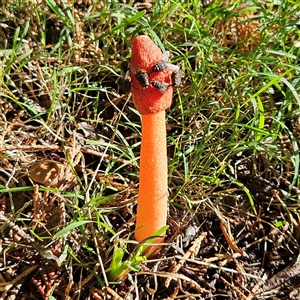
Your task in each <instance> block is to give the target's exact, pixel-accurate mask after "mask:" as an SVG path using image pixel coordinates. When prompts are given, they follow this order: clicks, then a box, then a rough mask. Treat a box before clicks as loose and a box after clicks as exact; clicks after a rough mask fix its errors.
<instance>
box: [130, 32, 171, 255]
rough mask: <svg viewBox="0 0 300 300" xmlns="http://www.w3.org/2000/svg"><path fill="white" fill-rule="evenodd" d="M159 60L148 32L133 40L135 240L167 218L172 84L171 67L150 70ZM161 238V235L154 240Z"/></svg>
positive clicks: (141, 237) (149, 235)
mask: <svg viewBox="0 0 300 300" xmlns="http://www.w3.org/2000/svg"><path fill="white" fill-rule="evenodd" d="M161 61H163V54H162V52H161V50H160V49H159V48H158V47H157V45H155V44H154V43H153V42H152V40H151V39H150V38H149V37H148V36H145V35H141V36H138V37H136V38H135V39H134V40H133V44H132V56H131V61H130V77H131V92H132V98H133V102H134V104H135V107H136V108H137V110H138V111H139V112H140V114H141V115H142V117H141V118H142V143H141V156H140V183H139V196H138V206H137V217H136V218H137V220H136V232H135V238H136V240H137V241H143V240H144V239H146V238H149V237H151V236H153V234H154V233H155V232H156V231H157V230H159V229H161V228H162V227H163V226H165V225H166V220H167V211H168V197H167V195H168V165H167V145H166V123H165V109H167V108H169V107H170V105H171V101H172V94H173V87H172V78H171V72H170V71H168V70H159V71H153V67H154V66H155V65H156V64H157V63H159V62H161ZM163 241H164V237H161V238H157V239H156V240H155V242H163ZM157 249H158V248H156V249H155V252H157ZM152 250H153V249H152ZM147 253H150V251H147ZM151 256H153V253H152V255H151Z"/></svg>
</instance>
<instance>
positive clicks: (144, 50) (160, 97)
mask: <svg viewBox="0 0 300 300" xmlns="http://www.w3.org/2000/svg"><path fill="white" fill-rule="evenodd" d="M160 61H163V53H162V51H161V50H160V49H159V47H158V46H157V45H156V44H154V43H153V41H152V40H151V39H150V38H149V37H148V36H145V35H142V36H138V37H136V38H135V39H134V40H133V43H132V56H131V60H130V76H131V92H132V98H133V102H134V105H135V107H136V108H137V110H138V111H139V112H140V113H141V114H153V113H157V112H159V111H162V110H165V109H167V108H169V107H170V105H171V102H172V93H173V88H172V78H171V72H169V71H166V72H152V69H153V66H154V65H156V64H157V63H158V62H160ZM139 70H145V71H146V73H147V75H148V77H147V76H146V73H145V72H144V71H143V72H142V73H139V74H138V76H137V73H138V72H139ZM141 81H142V83H141ZM152 81H155V82H164V87H162V89H165V91H164V92H163V93H162V92H161V91H160V90H162V89H158V88H156V87H155V86H153V85H152V84H149V85H148V83H151V82H152ZM142 99H143V100H142Z"/></svg>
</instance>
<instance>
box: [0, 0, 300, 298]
mask: <svg viewBox="0 0 300 300" xmlns="http://www.w3.org/2000/svg"><path fill="white" fill-rule="evenodd" d="M35 2H36V1H33V0H32V1H12V0H11V1H6V2H5V3H4V4H2V7H1V8H0V23H1V24H2V25H3V26H2V30H1V29H0V49H1V50H0V112H1V115H0V138H1V140H0V147H1V153H0V163H1V168H2V170H0V199H2V200H1V201H2V205H3V208H1V206H0V214H1V213H3V214H5V216H6V217H7V218H8V219H10V220H11V221H12V222H14V223H15V224H16V226H19V227H20V228H21V229H22V230H24V231H25V232H27V233H28V234H29V235H30V236H32V237H33V238H34V239H35V240H40V241H44V242H43V243H42V247H43V249H44V250H45V249H51V251H52V252H53V253H54V255H56V256H57V257H60V259H61V260H62V263H63V265H65V266H66V269H67V270H68V271H67V272H71V273H72V276H73V278H74V279H73V283H72V284H74V285H76V284H80V283H82V282H83V281H84V280H85V279H86V278H88V276H89V275H90V274H93V276H92V277H91V278H90V279H89V283H93V285H95V286H97V287H99V288H100V289H103V290H104V287H105V286H110V287H112V288H113V289H114V288H115V285H114V284H113V283H109V280H110V278H111V279H112V281H115V280H116V279H117V278H118V276H119V275H120V273H122V272H123V271H124V270H126V268H129V269H130V270H131V272H132V274H134V273H136V272H138V269H139V264H140V260H141V257H142V256H141V255H140V252H138V254H134V253H136V252H134V251H135V250H136V249H135V248H134V247H135V246H136V245H135V246H133V245H134V244H132V243H134V241H133V233H134V226H133V225H134V215H135V203H136V199H137V191H138V189H137V187H138V171H139V170H138V168H139V167H138V162H139V149H140V138H141V128H140V116H139V113H138V112H137V110H136V109H135V107H134V106H133V103H132V101H131V97H130V94H128V93H127V94H126V93H124V91H123V89H122V87H121V84H120V82H121V78H120V77H121V64H122V62H123V61H124V60H129V59H130V45H131V42H132V39H133V38H134V37H135V36H136V35H138V34H142V33H143V34H147V35H149V36H150V37H151V38H152V39H153V40H154V42H155V43H156V44H157V45H158V46H159V47H160V48H161V49H162V50H163V51H164V50H169V51H170V52H171V59H172V63H175V64H179V65H180V66H181V69H182V72H183V82H182V85H181V86H180V87H179V88H178V89H177V90H176V91H175V93H174V99H173V103H172V106H171V108H170V109H169V110H168V112H167V123H168V137H167V139H168V140H167V142H168V157H169V200H170V201H169V202H170V211H171V216H172V218H173V219H174V220H175V222H177V223H178V224H179V227H180V228H181V230H183V229H184V226H186V225H185V223H184V222H185V221H184V218H183V215H189V218H190V219H189V222H188V223H193V222H195V223H196V224H197V225H198V226H200V228H201V230H206V229H205V228H206V227H205V225H203V224H205V220H206V218H211V219H210V221H211V222H212V223H213V222H215V220H218V218H217V217H216V216H212V215H211V214H213V213H212V211H211V209H210V208H209V205H206V200H207V199H209V200H210V201H211V203H214V205H215V206H216V208H217V209H219V210H220V213H221V214H224V215H226V214H227V213H228V215H226V216H230V217H232V215H231V214H230V213H229V211H230V209H229V208H228V207H231V210H232V211H233V212H234V213H235V215H238V214H239V208H238V206H239V205H241V207H242V206H243V205H246V207H247V209H249V210H248V213H249V218H252V217H253V218H254V219H255V218H256V217H258V216H259V215H260V214H261V212H262V211H264V214H267V211H268V210H267V208H266V206H267V207H268V208H270V206H272V205H273V204H274V207H276V212H277V213H276V214H275V216H274V215H272V216H273V219H272V222H271V221H270V220H269V219H268V221H265V222H266V223H265V224H267V223H268V222H269V223H268V224H271V225H270V226H271V228H273V227H279V228H281V227H284V226H285V225H286V224H287V222H288V223H289V224H290V225H289V226H290V227H289V232H291V235H293V233H294V232H295V228H294V227H295V226H296V225H295V223H293V221H292V219H291V216H293V219H295V220H298V221H299V213H298V210H299V189H298V188H299V137H300V121H299V120H300V110H299V106H300V96H299V94H300V93H299V90H300V83H299V78H300V67H299V59H300V47H299V40H300V30H299V25H300V24H299V4H298V2H297V1H291V0H282V1H276V3H275V2H273V1H263V2H262V1H256V0H255V1H236V2H232V3H229V4H227V2H226V1H219V0H216V1H214V2H213V3H211V4H210V5H208V6H203V5H202V2H201V1H179V2H178V1H172V2H168V3H165V1H156V2H155V5H154V6H153V7H152V8H150V9H149V10H145V9H142V8H141V9H136V8H135V7H133V5H132V1H129V2H128V4H124V3H121V2H117V1H91V3H89V1H82V3H81V4H80V3H79V2H78V3H77V2H76V1H74V3H72V2H71V1H64V0H62V1H54V0H45V1H42V2H41V4H39V5H36V4H35ZM245 16H246V17H245ZM236 24H238V30H242V29H241V28H242V26H243V30H244V32H243V33H242V32H240V35H236V31H235V29H232V27H234V26H236ZM247 30H253V31H252V34H250V35H249V36H248V37H246V39H245V38H243V39H242V38H241V36H243V34H245V32H247ZM35 144H36V145H40V146H42V145H44V147H45V148H44V149H42V150H41V149H40V150H36V149H34V146H33V147H32V149H25V148H22V146H25V145H26V146H30V145H35ZM14 145H19V146H20V147H16V150H13V149H11V148H9V149H8V147H10V146H14ZM51 145H52V146H54V145H57V146H60V147H61V148H59V149H58V150H55V151H54V150H51V149H50V146H51ZM78 145H81V147H82V148H84V151H83V150H82V148H81V149H80V147H78V153H75V152H76V151H75V150H74V149H75V148H76V146H78ZM48 146H49V148H47V147H48ZM5 149H6V150H5ZM7 149H8V150H7ZM72 149H73V150H72ZM70 151H71V152H72V151H73V153H71V154H70ZM80 153H81V160H80V161H79V162H78V164H76V163H74V159H75V154H80ZM36 159H38V160H41V161H43V160H45V159H51V160H54V161H57V162H59V161H61V162H63V163H65V165H69V166H70V167H69V172H74V173H75V178H76V184H75V185H74V184H69V185H67V186H65V187H63V188H62V187H61V186H58V187H57V188H45V187H43V185H39V186H38V188H37V190H36V191H35V192H34V189H33V187H32V185H33V182H32V181H31V180H30V179H29V177H28V163H30V162H33V161H35V160H36ZM11 166H12V167H11ZM79 166H80V167H81V169H80V168H79ZM240 168H247V170H246V171H247V172H250V173H251V175H252V176H254V177H255V178H260V180H264V182H269V183H270V184H271V183H272V184H273V185H274V186H276V188H277V189H278V190H284V191H286V193H287V194H285V195H288V196H284V197H280V196H279V198H280V199H278V193H279V192H278V190H277V196H276V188H275V191H274V186H273V193H274V194H273V197H272V196H270V199H269V198H266V199H264V200H258V198H257V197H258V195H257V194H256V190H255V188H254V189H253V186H251V185H250V186H249V182H247V181H248V179H247V177H243V176H245V174H244V173H243V174H242V173H241V171H240V170H239V169H240ZM245 178H246V179H245ZM54 197H56V198H54ZM20 199H21V200H20ZM47 199H48V200H47ZM51 199H54V200H53V201H54V203H55V205H54V206H55V207H58V210H59V209H61V210H60V211H57V208H55V210H54V211H51V212H50V211H47V209H46V207H47V201H51ZM37 201H40V202H41V203H44V202H45V203H46V204H45V206H41V207H42V208H41V209H42V210H45V211H44V213H45V216H44V217H42V216H40V219H39V220H33V213H32V212H33V205H34V203H36V202H37ZM43 201H44V202H43ZM259 201H263V202H264V203H267V204H266V206H263V204H260V202H259ZM233 202H234V203H235V205H236V206H235V205H233V204H232V203H233ZM228 203H229V204H228ZM245 203H246V204H245ZM41 205H42V204H41ZM222 205H224V207H227V208H224V207H223V206H222ZM274 207H273V208H274ZM273 208H272V209H271V211H272V213H274V212H273ZM64 210H65V212H64ZM241 210H243V208H241ZM50 215H51V216H53V215H55V216H56V217H58V222H56V223H53V224H52V223H51V222H50V221H49V219H50ZM264 216H265V215H264ZM264 216H261V218H263V217H264ZM232 218H233V217H232ZM289 218H290V219H289ZM297 218H298V219H297ZM0 221H1V220H0ZM58 223H59V224H58ZM33 224H35V225H34V226H33ZM278 224H279V225H278ZM272 226H273V227H272ZM8 227H9V226H8V224H7V223H6V222H4V221H2V222H1V223H0V232H1V231H2V232H3V234H0V242H1V243H2V248H1V251H0V253H1V255H3V257H4V255H6V254H4V253H8V255H9V257H10V258H12V257H14V255H15V254H14V252H13V249H19V247H21V242H20V241H16V244H14V245H15V246H14V248H12V247H11V246H10V243H12V240H11V238H10V240H9V239H8V235H7V230H8V229H7V228H8ZM296 227H297V226H296ZM37 228H38V229H37ZM5 229H6V231H5ZM296 231H297V230H296ZM180 233H181V231H180V230H178V231H176V230H175V229H174V228H173V231H172V228H170V229H169V231H167V234H169V236H171V235H172V234H175V235H176V234H177V235H179V234H180ZM4 236H5V237H6V238H7V239H8V241H4ZM52 239H53V241H52V242H51V240H52ZM167 240H168V241H174V240H172V239H171V238H170V239H167ZM25 244H26V243H25ZM225 248H226V246H225ZM166 249H167V248H166ZM171 249H172V248H171ZM44 250H40V252H39V250H36V251H37V252H39V254H40V257H41V258H40V260H39V261H37V262H35V263H36V264H37V265H38V264H45V265H50V266H52V264H53V262H52V263H51V261H50V260H47V258H45V256H43V255H42V254H41V252H42V251H44ZM185 250H186V249H185ZM166 251H167V250H166ZM222 251H224V248H223V250H220V253H222ZM225 252H226V251H225ZM166 253H167V252H166ZM166 253H164V254H165V255H167V256H168V254H166ZM170 255H171V254H170V253H169V256H170ZM294 255H296V254H295V252H294ZM12 261H14V260H13V259H12ZM144 264H145V265H147V263H145V262H144ZM150 266H151V265H150ZM0 268H2V265H0ZM149 268H150V267H149ZM164 270H165V269H164ZM16 272H17V271H16ZM36 276H37V278H39V275H36ZM121 277H122V276H121ZM123 279H124V278H123ZM54 283H55V282H54ZM54 283H53V284H54ZM68 283H69V284H70V282H64V284H68ZM136 284H137V283H136ZM137 285H138V284H137ZM141 286H143V285H141ZM84 288H85V289H84V290H83V291H82V297H84V296H86V295H87V294H89V289H88V288H86V286H85V287H84ZM45 293H46V292H45ZM49 293H50V292H49ZM68 293H69V295H74V292H73V291H69V292H68ZM157 293H158V292H157ZM49 295H50V294H49ZM51 295H52V296H51V297H56V299H59V293H56V291H55V289H54V290H51ZM41 297H42V296H41ZM166 297H167V296H166ZM82 299H83V298H82Z"/></svg>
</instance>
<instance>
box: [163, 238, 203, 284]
mask: <svg viewBox="0 0 300 300" xmlns="http://www.w3.org/2000/svg"><path fill="white" fill-rule="evenodd" d="M206 235H207V233H206V232H202V233H201V235H200V236H199V237H198V238H197V239H196V240H195V241H194V242H193V245H192V247H190V249H189V250H188V251H187V252H186V253H185V254H184V256H183V257H182V259H181V260H180V261H179V263H178V264H176V265H175V266H174V267H173V268H172V269H171V270H170V272H172V273H177V272H178V271H179V270H180V268H181V267H182V266H183V265H184V263H185V262H186V260H187V259H188V258H190V257H191V258H192V259H193V258H194V257H195V256H196V255H197V254H198V252H199V250H200V246H201V242H202V241H203V239H204V238H205V237H206ZM172 279H173V278H172V277H168V278H167V279H166V281H165V284H164V285H165V287H166V288H168V287H169V285H170V282H171V280H172Z"/></svg>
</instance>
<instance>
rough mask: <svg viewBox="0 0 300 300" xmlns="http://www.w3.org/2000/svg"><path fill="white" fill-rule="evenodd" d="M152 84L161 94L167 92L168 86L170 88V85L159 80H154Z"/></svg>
mask: <svg viewBox="0 0 300 300" xmlns="http://www.w3.org/2000/svg"><path fill="white" fill-rule="evenodd" d="M151 84H152V85H153V86H154V87H155V88H156V89H158V91H159V92H161V93H162V94H163V93H165V91H166V90H167V88H168V86H170V85H169V84H168V83H166V82H163V81H157V80H153V81H151Z"/></svg>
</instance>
